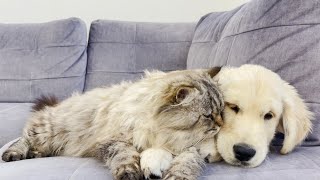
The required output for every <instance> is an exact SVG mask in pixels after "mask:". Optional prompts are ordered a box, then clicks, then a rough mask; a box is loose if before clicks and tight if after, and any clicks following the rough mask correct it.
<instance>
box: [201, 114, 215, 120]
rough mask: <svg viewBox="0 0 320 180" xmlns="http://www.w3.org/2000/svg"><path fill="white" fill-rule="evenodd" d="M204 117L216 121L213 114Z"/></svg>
mask: <svg viewBox="0 0 320 180" xmlns="http://www.w3.org/2000/svg"><path fill="white" fill-rule="evenodd" d="M203 116H204V117H206V118H208V119H211V120H214V117H213V115H212V114H210V115H203Z"/></svg>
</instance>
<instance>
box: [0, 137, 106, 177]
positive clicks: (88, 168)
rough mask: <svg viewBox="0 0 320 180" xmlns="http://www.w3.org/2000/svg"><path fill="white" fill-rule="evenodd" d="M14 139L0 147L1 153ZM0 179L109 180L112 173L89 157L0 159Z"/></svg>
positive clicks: (0, 153)
mask: <svg viewBox="0 0 320 180" xmlns="http://www.w3.org/2000/svg"><path fill="white" fill-rule="evenodd" d="M17 140H18V139H15V140H13V141H11V142H9V143H8V144H6V145H5V146H4V147H2V148H1V149H0V157H1V155H2V153H3V152H4V151H5V150H6V149H7V148H8V147H9V146H10V144H12V143H13V142H15V141H17ZM0 179H1V180H35V179H41V180H82V179H83V180H84V179H97V180H98V179H104V180H111V179H112V175H111V174H110V172H109V171H108V170H107V169H106V168H105V167H104V166H103V164H102V163H99V162H97V161H95V160H94V159H90V158H73V157H50V158H38V159H30V160H23V161H17V162H9V163H6V162H3V161H2V160H0Z"/></svg>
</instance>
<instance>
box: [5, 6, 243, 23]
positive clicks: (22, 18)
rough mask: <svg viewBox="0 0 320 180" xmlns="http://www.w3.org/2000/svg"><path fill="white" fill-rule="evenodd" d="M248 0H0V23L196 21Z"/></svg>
mask: <svg viewBox="0 0 320 180" xmlns="http://www.w3.org/2000/svg"><path fill="white" fill-rule="evenodd" d="M247 1H249V0H0V23H27V22H45V21H51V20H55V19H61V18H68V17H79V18H82V19H83V20H84V21H85V22H86V23H87V25H89V24H90V22H91V21H93V20H95V19H112V20H124V21H145V22H193V21H197V20H198V19H199V18H200V17H201V16H202V15H204V14H206V13H209V12H213V11H226V10H230V9H233V8H235V7H237V6H239V5H241V4H243V3H245V2H247Z"/></svg>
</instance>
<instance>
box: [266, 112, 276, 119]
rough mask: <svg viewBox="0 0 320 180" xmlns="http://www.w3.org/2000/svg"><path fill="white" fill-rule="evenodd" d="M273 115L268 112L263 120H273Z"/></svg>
mask: <svg viewBox="0 0 320 180" xmlns="http://www.w3.org/2000/svg"><path fill="white" fill-rule="evenodd" d="M273 116H274V115H273V113H272V112H268V113H267V114H265V115H264V120H270V119H272V118H273Z"/></svg>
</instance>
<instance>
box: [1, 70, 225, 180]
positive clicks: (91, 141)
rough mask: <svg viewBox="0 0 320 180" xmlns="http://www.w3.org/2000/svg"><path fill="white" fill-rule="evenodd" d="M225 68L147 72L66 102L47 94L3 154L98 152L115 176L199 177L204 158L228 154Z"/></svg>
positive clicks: (82, 154) (84, 154) (22, 156)
mask: <svg viewBox="0 0 320 180" xmlns="http://www.w3.org/2000/svg"><path fill="white" fill-rule="evenodd" d="M219 70H220V69H219V68H212V69H209V70H184V71H173V72H169V73H164V72H160V71H155V72H151V73H149V72H146V75H145V77H143V78H142V79H140V80H138V81H136V82H133V83H131V82H124V83H121V84H119V85H114V86H111V87H106V88H97V89H93V90H91V91H88V92H86V93H84V94H74V95H73V96H72V97H70V98H68V99H66V100H64V101H62V102H57V101H56V100H55V99H54V98H53V97H42V98H40V99H38V100H37V101H36V103H35V105H34V107H33V112H32V114H31V117H30V118H29V120H28V122H27V124H26V126H25V128H24V130H23V134H22V137H21V138H20V139H19V140H18V141H17V142H16V143H14V144H13V145H11V146H10V147H9V149H8V150H6V151H5V152H4V154H3V156H2V159H3V160H4V161H17V160H22V159H28V158H38V157H47V156H76V157H95V158H97V159H99V160H101V161H102V162H103V163H105V165H106V166H107V167H108V168H109V169H110V171H111V172H112V174H113V176H114V178H115V179H126V180H131V179H141V178H142V177H143V176H144V177H145V178H149V177H150V176H152V175H155V176H160V177H165V178H166V179H183V178H186V179H196V177H197V176H198V175H199V173H200V170H201V166H202V164H203V160H204V159H206V160H208V161H209V162H213V161H216V160H219V159H220V156H219V154H218V153H217V151H216V147H215V134H216V133H217V132H218V131H219V129H220V126H221V125H222V123H223V122H222V119H221V113H222V110H223V108H224V101H223V99H222V94H221V92H220V91H219V89H218V87H217V85H216V83H215V81H214V80H213V77H214V76H215V75H216V74H217V73H218V72H219ZM155 162H157V163H155Z"/></svg>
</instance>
